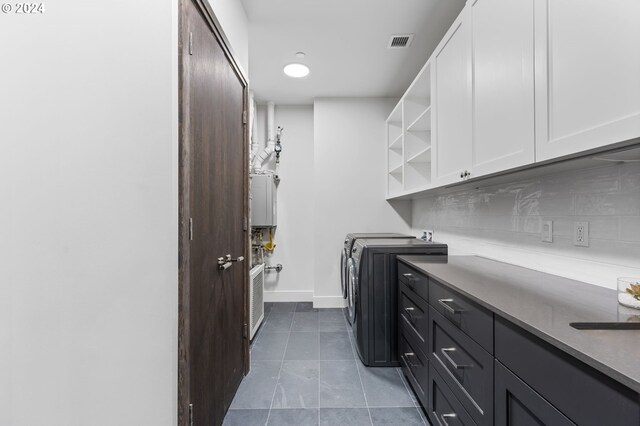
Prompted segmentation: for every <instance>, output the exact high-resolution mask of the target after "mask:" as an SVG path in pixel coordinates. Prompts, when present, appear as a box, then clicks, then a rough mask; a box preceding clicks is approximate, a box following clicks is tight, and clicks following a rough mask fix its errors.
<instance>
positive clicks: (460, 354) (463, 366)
mask: <svg viewBox="0 0 640 426" xmlns="http://www.w3.org/2000/svg"><path fill="white" fill-rule="evenodd" d="M429 315H430V317H429V323H430V329H429V332H430V333H429V335H430V337H429V342H430V343H429V347H430V350H429V353H430V355H429V358H430V359H429V361H430V362H431V364H432V366H433V368H434V369H435V370H436V371H437V372H438V373H440V376H441V377H442V379H443V380H444V381H445V383H447V385H448V386H449V388H450V389H451V391H452V392H453V393H454V394H455V395H456V397H457V398H458V400H459V401H460V403H461V404H462V406H463V407H464V408H465V409H466V410H467V412H468V413H469V414H470V415H471V417H472V418H473V420H474V421H475V422H476V423H477V424H479V425H492V424H493V355H491V354H490V353H489V352H487V351H485V350H484V349H482V347H481V346H480V345H478V344H477V343H476V342H474V341H473V340H471V338H469V337H468V336H467V335H465V334H464V333H462V332H461V331H460V330H458V329H457V328H456V327H454V326H453V324H451V323H450V322H449V321H448V320H446V319H445V318H444V317H443V316H442V315H440V314H439V313H438V312H436V310H435V309H433V308H431V312H429Z"/></svg>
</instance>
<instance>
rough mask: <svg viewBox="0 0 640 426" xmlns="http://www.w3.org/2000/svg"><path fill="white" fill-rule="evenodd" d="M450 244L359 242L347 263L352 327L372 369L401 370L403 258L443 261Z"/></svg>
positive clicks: (387, 241)
mask: <svg viewBox="0 0 640 426" xmlns="http://www.w3.org/2000/svg"><path fill="white" fill-rule="evenodd" d="M447 254H448V247H447V245H446V244H442V243H435V242H426V241H423V240H420V239H409V240H408V239H365V240H356V242H355V243H354V245H353V248H352V249H351V258H350V259H349V260H348V261H347V268H348V280H347V281H348V289H349V291H350V293H351V294H350V296H349V297H350V298H351V299H352V300H353V309H352V310H351V312H352V314H351V318H350V320H351V324H352V330H353V337H354V339H355V342H356V349H357V352H358V356H359V357H360V360H361V361H362V363H363V364H364V365H366V366H369V367H397V366H399V365H400V362H399V359H398V341H397V328H398V264H397V260H396V257H397V256H400V255H429V256H438V257H439V258H443V257H445V256H447Z"/></svg>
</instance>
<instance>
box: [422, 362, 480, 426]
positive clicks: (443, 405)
mask: <svg viewBox="0 0 640 426" xmlns="http://www.w3.org/2000/svg"><path fill="white" fill-rule="evenodd" d="M427 414H428V415H429V420H430V421H431V424H432V425H434V426H435V425H438V426H447V425H448V426H453V425H456V426H459V425H462V426H475V422H474V421H473V420H472V419H471V416H469V414H468V413H467V412H466V411H465V410H464V408H463V407H462V405H461V404H460V402H459V401H458V400H457V399H456V397H455V396H454V395H453V393H452V392H451V390H450V389H449V388H448V387H447V385H446V383H444V381H443V380H442V377H440V375H439V374H438V372H437V371H435V370H434V368H433V366H431V368H430V369H429V408H428V410H427Z"/></svg>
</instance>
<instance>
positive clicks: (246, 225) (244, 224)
mask: <svg viewBox="0 0 640 426" xmlns="http://www.w3.org/2000/svg"><path fill="white" fill-rule="evenodd" d="M247 222H248V220H247V218H246V217H245V218H244V219H242V230H243V231H246V230H247V229H249V224H248V223H247Z"/></svg>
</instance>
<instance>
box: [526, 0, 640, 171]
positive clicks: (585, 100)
mask: <svg viewBox="0 0 640 426" xmlns="http://www.w3.org/2000/svg"><path fill="white" fill-rule="evenodd" d="M638 22H640V1H638V0H609V1H602V0H562V1H553V2H552V1H551V0H543V1H540V2H536V10H535V27H536V28H535V46H536V58H535V67H536V76H535V84H536V160H537V161H541V160H546V159H550V158H554V157H559V156H563V155H568V154H573V153H576V152H580V151H584V150H589V149H592V148H597V147H601V146H605V145H608V144H611V143H615V142H621V141H625V140H628V139H632V138H635V137H638V136H640V77H639V76H640V47H639V46H640V25H638Z"/></svg>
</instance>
